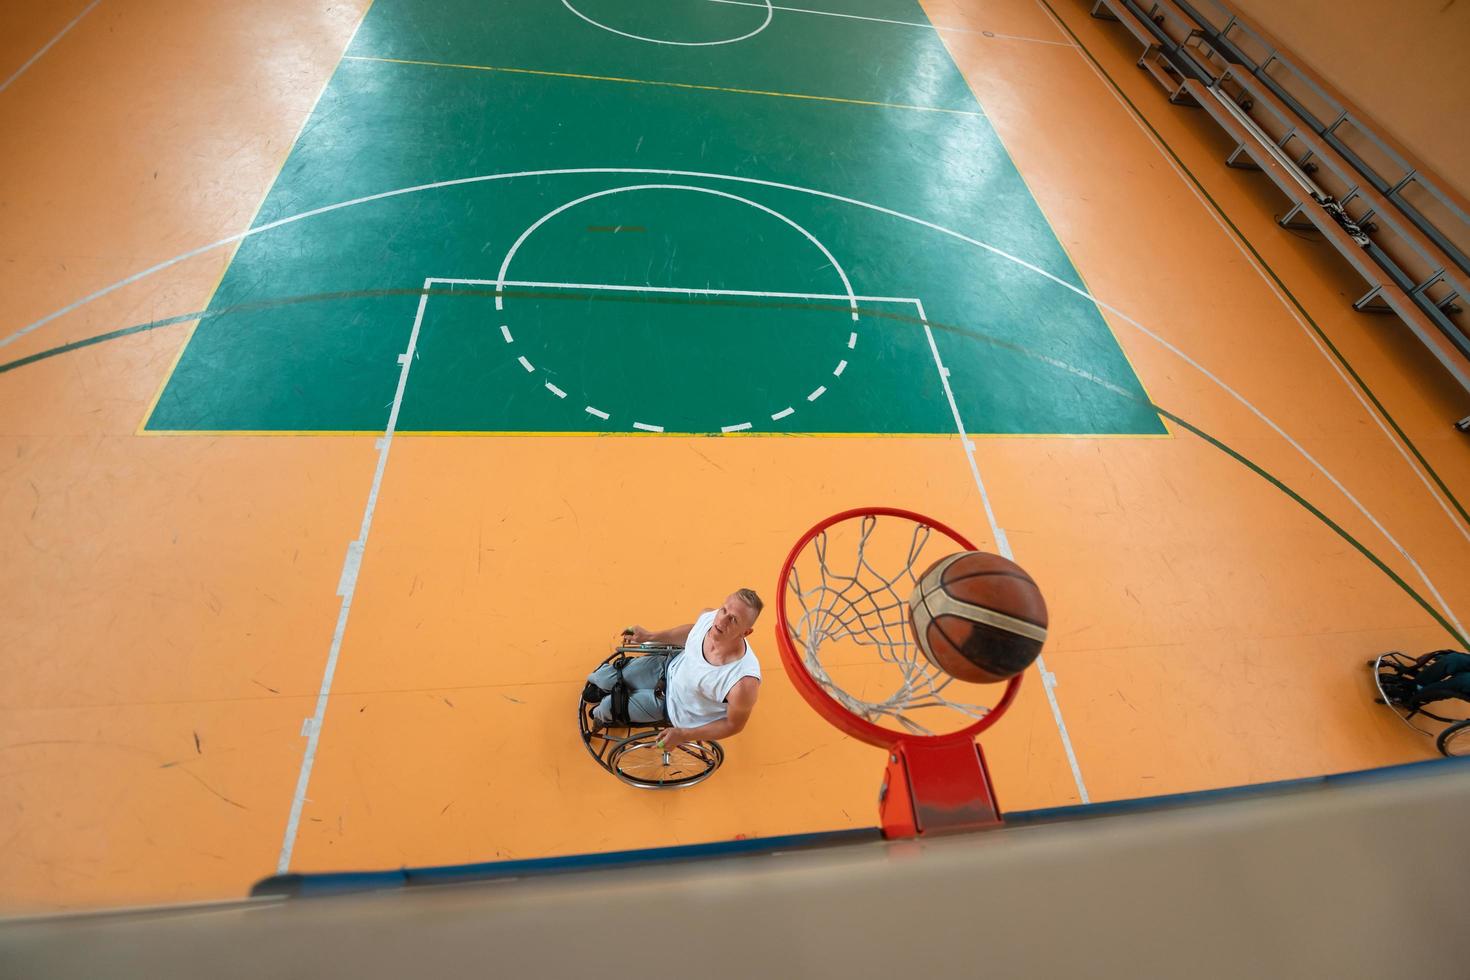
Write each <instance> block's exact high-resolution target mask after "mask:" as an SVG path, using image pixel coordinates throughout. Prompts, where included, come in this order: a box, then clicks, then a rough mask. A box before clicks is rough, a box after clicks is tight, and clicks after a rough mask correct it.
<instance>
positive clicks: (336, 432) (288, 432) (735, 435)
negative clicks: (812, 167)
mask: <svg viewBox="0 0 1470 980" xmlns="http://www.w3.org/2000/svg"><path fill="white" fill-rule="evenodd" d="M138 435H140V436H148V437H152V436H201V437H210V438H217V437H220V436H269V437H272V438H276V437H282V436H286V437H301V436H321V437H323V438H329V437H333V436H353V437H357V438H365V437H372V438H375V439H381V438H383V430H382V429H145V430H143V431H141V432H139V433H138ZM967 436H968V438H970V439H971V440H972V441H973V440H975V439H1171V438H1172V436H1171V435H1169V434H1167V433H1163V432H1137V433H1134V432H980V433H976V432H970V433H967ZM456 437H458V438H493V439H527V438H529V439H657V438H666V437H673V438H679V439H752V438H754V439H958V438H960V435H959V433H957V432H757V431H754V430H747V431H743V432H632V431H627V430H621V431H616V432H576V431H571V430H566V431H555V432H511V431H505V430H498V429H464V430H460V429H426V430H417V429H411V430H407V431H405V430H402V429H399V430H396V431H395V432H394V433H393V438H395V439H420V438H434V439H439V438H456Z"/></svg>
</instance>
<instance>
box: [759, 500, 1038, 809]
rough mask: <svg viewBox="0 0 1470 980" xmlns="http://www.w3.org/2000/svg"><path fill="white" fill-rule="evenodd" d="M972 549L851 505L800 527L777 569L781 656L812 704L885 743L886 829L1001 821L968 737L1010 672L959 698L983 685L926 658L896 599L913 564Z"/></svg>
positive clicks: (946, 530) (1014, 686)
mask: <svg viewBox="0 0 1470 980" xmlns="http://www.w3.org/2000/svg"><path fill="white" fill-rule="evenodd" d="M974 550H976V549H975V546H974V545H972V544H971V543H970V542H969V541H968V540H966V539H965V537H964V536H963V535H961V534H960V533H959V532H957V531H955V530H953V529H952V528H950V527H947V526H946V525H944V524H941V523H940V522H938V521H934V520H931V519H929V518H927V517H924V516H923V515H921V514H916V513H914V512H912V511H908V510H901V509H898V508H893V507H862V508H857V509H855V510H848V511H843V512H842V513H840V514H835V515H833V516H832V517H829V518H827V519H826V520H823V521H821V522H820V523H818V524H817V525H816V526H815V527H813V528H812V529H811V530H809V531H807V532H806V533H805V534H804V535H802V536H801V539H800V540H799V541H797V542H796V545H795V547H793V548H792V549H791V553H790V554H789V555H787V557H786V562H785V564H784V565H783V566H782V568H781V578H780V580H779V581H778V583H777V592H778V595H777V599H776V632H777V637H776V639H777V644H778V646H779V647H780V650H781V661H782V663H783V664H785V667H786V672H787V674H788V675H789V676H790V677H791V680H792V683H794V684H795V685H796V689H797V690H798V691H800V692H801V694H802V697H804V698H805V699H806V701H807V703H808V704H810V705H811V706H812V707H813V708H815V709H816V711H817V713H818V714H820V715H821V716H822V717H823V718H825V719H826V720H827V721H828V722H829V723H831V724H832V725H833V726H835V727H836V728H838V729H840V730H841V731H843V732H846V733H847V734H849V735H851V736H853V737H854V738H856V739H859V740H861V741H863V742H867V743H868V744H870V745H876V746H879V747H881V748H884V749H886V750H888V767H887V771H886V772H885V775H884V780H883V788H882V791H881V792H880V795H879V803H878V809H879V815H880V817H881V821H882V826H883V833H884V836H886V837H890V838H892V837H915V836H923V835H926V834H933V833H944V832H953V831H958V830H975V829H980V828H984V827H993V826H998V825H999V824H1000V823H1001V817H1000V810H999V807H998V806H997V804H996V801H995V792H994V788H993V787H992V785H991V782H990V775H989V772H988V770H987V768H986V765H985V755H984V752H983V751H982V750H981V748H980V746H979V745H978V744H977V743H976V742H975V737H976V736H977V735H979V734H980V733H981V732H983V731H985V730H986V729H987V728H989V727H990V726H991V725H994V724H995V723H996V722H997V721H999V720H1000V718H1001V716H1002V715H1004V714H1005V712H1006V709H1007V708H1009V707H1010V705H1011V702H1012V701H1014V700H1015V698H1016V694H1017V692H1018V691H1019V690H1020V686H1021V678H1020V676H1019V675H1017V676H1015V677H1012V678H1011V679H1010V680H1009V681H1008V682H1006V685H1005V688H1004V690H1003V691H1001V692H1000V697H999V698H998V699H997V700H996V701H995V703H994V704H992V705H988V706H987V705H983V704H976V703H973V702H972V701H970V700H968V699H967V698H968V697H973V696H975V695H977V694H978V693H979V692H981V691H984V690H986V687H985V686H981V685H972V684H964V683H961V682H959V681H956V680H955V679H954V678H952V677H950V676H949V675H948V674H946V673H944V672H943V671H941V670H940V669H939V668H938V667H935V666H934V665H933V664H931V663H930V662H929V661H928V658H927V657H926V656H925V655H924V653H923V651H921V650H919V648H918V646H917V644H916V643H915V642H914V639H913V636H912V634H911V632H910V629H909V608H908V606H909V603H908V598H909V595H910V594H911V593H912V591H913V589H914V586H915V585H916V584H917V582H918V580H919V576H920V575H922V574H923V571H924V569H925V567H926V566H928V565H929V564H931V563H932V562H934V561H936V560H937V559H939V558H941V557H943V556H944V555H946V554H949V553H950V552H953V551H974ZM890 726H891V727H890Z"/></svg>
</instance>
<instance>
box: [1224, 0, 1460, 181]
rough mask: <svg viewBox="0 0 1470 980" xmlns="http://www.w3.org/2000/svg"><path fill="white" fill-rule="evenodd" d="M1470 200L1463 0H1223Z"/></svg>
mask: <svg viewBox="0 0 1470 980" xmlns="http://www.w3.org/2000/svg"><path fill="white" fill-rule="evenodd" d="M1227 2H1229V3H1230V4H1231V5H1232V6H1234V7H1235V9H1236V10H1237V11H1239V13H1240V14H1242V15H1243V16H1245V17H1246V18H1247V19H1249V20H1251V21H1253V22H1254V23H1255V24H1256V25H1257V26H1258V27H1260V28H1261V29H1262V30H1263V31H1265V32H1266V33H1268V34H1271V35H1273V36H1274V37H1275V38H1276V40H1277V41H1279V42H1280V43H1281V45H1282V46H1284V47H1285V48H1286V49H1288V50H1290V51H1292V52H1294V53H1295V54H1296V55H1297V56H1299V57H1300V59H1301V60H1302V61H1303V62H1305V63H1306V64H1308V65H1310V66H1311V67H1312V68H1313V69H1315V70H1316V71H1317V72H1318V73H1319V74H1321V75H1322V76H1323V77H1325V78H1326V79H1327V80H1328V81H1329V82H1331V83H1332V84H1333V85H1334V86H1336V87H1337V89H1338V90H1339V91H1340V92H1342V93H1343V94H1344V95H1346V96H1347V97H1348V99H1350V100H1351V101H1353V102H1355V103H1357V105H1358V107H1359V108H1360V109H1362V110H1363V112H1364V113H1365V114H1366V115H1367V116H1368V117H1369V118H1371V119H1372V120H1374V122H1376V123H1377V124H1378V126H1379V128H1380V130H1381V131H1382V132H1384V133H1386V134H1388V135H1390V136H1392V137H1393V138H1395V139H1397V140H1398V141H1399V142H1400V143H1402V144H1403V145H1404V146H1405V147H1406V148H1407V149H1408V150H1409V151H1410V152H1411V153H1413V154H1414V155H1415V156H1417V157H1418V158H1419V159H1420V160H1421V161H1422V162H1423V163H1424V164H1425V165H1427V166H1428V167H1430V168H1431V169H1432V170H1434V171H1436V172H1438V174H1439V175H1440V176H1441V177H1443V178H1444V180H1445V182H1446V183H1448V184H1449V185H1450V186H1451V187H1453V188H1454V189H1455V190H1457V191H1458V192H1459V193H1460V194H1461V195H1462V196H1466V197H1470V51H1467V49H1470V0H1395V2H1393V3H1384V2H1383V0H1227Z"/></svg>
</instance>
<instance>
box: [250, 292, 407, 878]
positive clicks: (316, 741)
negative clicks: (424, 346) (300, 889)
mask: <svg viewBox="0 0 1470 980" xmlns="http://www.w3.org/2000/svg"><path fill="white" fill-rule="evenodd" d="M428 288H429V284H428V282H425V283H424V289H428ZM428 304H429V294H428V293H427V292H426V293H424V294H423V295H422V296H420V297H419V308H418V312H417V313H415V314H414V317H413V330H412V331H411V332H410V333H409V335H408V349H407V350H405V351H404V352H403V353H402V354H400V355H398V363H399V364H401V365H403V366H402V367H401V368H399V371H398V389H397V391H395V392H394V394H393V407H392V410H391V411H389V413H388V425H387V427H386V428H384V430H383V437H382V438H381V439H379V440H378V466H377V469H375V470H374V471H373V485H372V489H370V490H369V491H368V499H367V505H366V506H364V507H363V510H362V525H361V527H360V528H359V529H358V532H357V539H356V540H355V541H352V542H350V543H349V544H348V545H347V558H346V560H345V561H344V562H343V563H342V578H341V580H340V581H339V583H338V586H337V594H338V595H339V596H341V597H342V603H341V605H340V606H339V607H338V609H337V628H336V629H335V630H333V631H332V647H331V650H330V651H329V652H328V653H327V667H326V670H325V672H324V673H323V674H322V685H321V689H320V690H319V691H318V693H317V696H316V712H315V713H314V714H313V715H312V716H311V717H310V718H308V719H307V720H306V724H304V725H303V726H302V730H303V731H304V732H306V736H307V737H306V754H305V755H304V756H303V757H302V759H301V772H300V774H299V775H298V776H297V777H296V793H295V795H294V796H292V798H291V816H290V818H289V819H288V820H287V821H286V837H285V840H283V841H282V842H281V857H280V860H279V861H277V862H276V873H277V874H285V873H286V872H287V871H288V870H290V868H291V852H292V850H294V849H295V847H296V834H297V831H298V829H299V828H300V826H301V811H302V809H303V808H304V807H305V806H306V790H307V787H308V785H310V783H311V769H312V766H313V765H314V764H315V762H316V750H317V746H318V745H320V744H321V738H322V719H323V718H324V717H326V714H327V699H328V698H329V697H330V695H331V693H332V678H333V676H335V674H336V673H337V658H338V657H339V656H340V655H341V653H342V637H343V636H344V635H345V634H346V633H347V617H348V616H349V615H350V614H351V612H352V598H353V596H355V595H356V594H357V581H358V575H359V572H360V570H361V567H362V556H363V553H364V552H365V551H366V550H367V542H368V533H369V532H370V531H371V530H372V529H373V511H374V510H376V509H377V506H378V492H379V491H380V490H381V489H382V486H383V473H384V471H385V470H387V468H388V451H389V450H390V449H392V448H393V434H394V432H396V431H397V430H398V412H399V409H400V408H402V406H403V393H404V391H405V390H407V388H408V372H409V371H410V370H412V369H413V362H414V360H415V358H414V353H415V351H416V350H417V348H418V342H419V327H420V326H422V325H423V322H424V308H425V307H427V306H428Z"/></svg>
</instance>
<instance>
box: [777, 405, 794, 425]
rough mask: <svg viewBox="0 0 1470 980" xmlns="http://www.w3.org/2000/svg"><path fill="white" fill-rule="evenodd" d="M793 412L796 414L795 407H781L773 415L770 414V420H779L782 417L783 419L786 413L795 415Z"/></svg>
mask: <svg viewBox="0 0 1470 980" xmlns="http://www.w3.org/2000/svg"><path fill="white" fill-rule="evenodd" d="M795 414H796V409H794V408H783V409H781V411H779V412H777V413H776V414H775V415H772V416H771V421H772V422H779V421H781V420H782V419H784V418H785V417H786V416H788V415H795Z"/></svg>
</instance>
